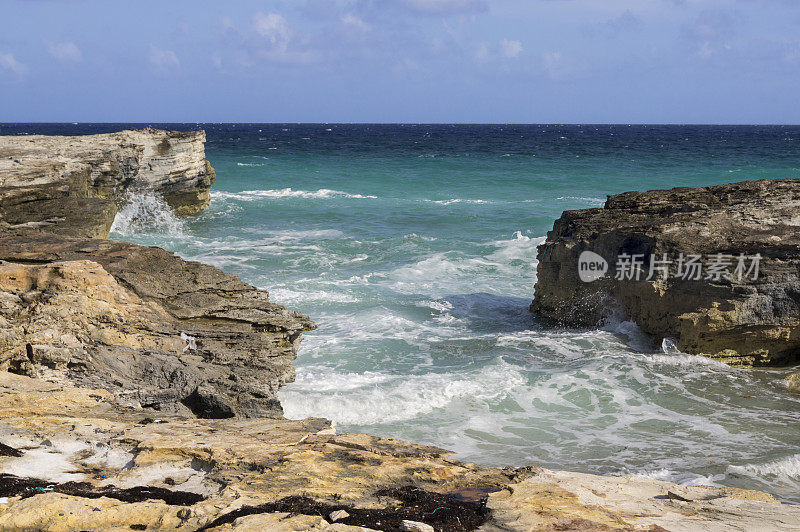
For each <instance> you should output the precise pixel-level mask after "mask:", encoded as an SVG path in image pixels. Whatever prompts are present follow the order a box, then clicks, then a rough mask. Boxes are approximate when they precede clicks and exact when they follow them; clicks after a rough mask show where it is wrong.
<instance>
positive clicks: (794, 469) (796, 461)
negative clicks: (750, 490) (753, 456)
mask: <svg viewBox="0 0 800 532" xmlns="http://www.w3.org/2000/svg"><path fill="white" fill-rule="evenodd" d="M730 470H731V471H733V472H736V473H744V474H747V475H756V476H775V477H784V478H793V479H800V454H793V455H790V456H787V457H785V458H780V459H778V460H773V461H771V462H766V463H762V464H747V465H744V466H730Z"/></svg>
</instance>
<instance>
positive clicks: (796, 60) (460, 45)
mask: <svg viewBox="0 0 800 532" xmlns="http://www.w3.org/2000/svg"><path fill="white" fill-rule="evenodd" d="M0 9H2V13H3V16H2V17H0V122H9V121H67V122H72V121H78V122H87V121H106V122H108V121H137V122H164V121H180V122H184V121H185V122H500V123H507V122H520V123H522V122H524V123H529V122H536V123H566V122H569V123H654V122H655V123H792V124H798V123H800V105H798V101H800V96H799V95H800V31H798V30H799V29H800V0H283V1H280V0H274V1H271V0H241V1H226V2H220V1H218V0H213V1H211V0H209V1H201V0H191V1H190V0H167V1H164V0H159V1H151V0H136V1H111V0H3V2H2V3H0Z"/></svg>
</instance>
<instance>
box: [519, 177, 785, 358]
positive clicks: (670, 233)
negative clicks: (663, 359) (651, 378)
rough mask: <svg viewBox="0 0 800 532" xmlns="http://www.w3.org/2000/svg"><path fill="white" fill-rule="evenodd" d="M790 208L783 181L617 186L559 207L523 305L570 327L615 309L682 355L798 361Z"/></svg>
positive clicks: (594, 320)
mask: <svg viewBox="0 0 800 532" xmlns="http://www.w3.org/2000/svg"><path fill="white" fill-rule="evenodd" d="M798 213H800V181H798V180H792V179H782V180H762V181H745V182H742V183H733V184H727V185H720V186H713V187H705V188H675V189H672V190H653V191H649V192H627V193H624V194H619V195H616V196H609V197H608V201H606V204H605V206H604V207H603V208H596V209H584V210H578V211H565V212H564V213H563V215H562V216H561V218H559V219H558V220H557V221H556V222H555V224H554V226H553V230H552V231H550V232H549V233H548V235H547V240H546V242H545V243H544V244H542V245H541V246H540V247H539V255H538V258H539V265H538V280H537V282H536V286H535V296H534V300H533V303H532V305H531V310H532V311H534V312H536V313H538V314H539V315H541V316H543V317H545V318H549V319H552V320H555V321H557V322H560V323H563V324H568V325H578V326H594V325H596V324H597V323H599V322H601V321H602V320H604V319H607V318H608V317H609V316H610V315H611V314H612V313H613V312H615V311H618V310H621V311H622V312H623V313H624V314H626V315H627V316H628V317H629V318H631V319H632V320H633V321H635V322H636V323H637V324H638V325H639V326H640V327H641V328H642V330H643V331H645V332H646V333H649V334H651V335H653V337H654V339H655V340H656V341H657V342H661V339H662V338H674V339H676V341H677V342H676V343H677V348H678V349H679V350H680V351H682V352H685V353H691V354H700V355H706V356H709V357H713V358H716V359H719V360H722V361H724V362H727V363H729V364H732V365H736V366H764V365H788V364H794V363H797V362H798V360H800V231H799V230H798V229H800V215H799V214H798ZM585 252H588V253H585ZM591 264H593V265H591ZM579 268H584V270H583V277H584V280H582V279H581V277H582V275H581V271H580V270H579ZM604 268H605V269H606V270H605V274H604V275H602V274H603V271H604ZM595 277H596V279H595V280H592V279H594V278H595ZM587 280H588V282H586V281H587Z"/></svg>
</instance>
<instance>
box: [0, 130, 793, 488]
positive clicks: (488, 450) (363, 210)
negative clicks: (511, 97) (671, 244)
mask: <svg viewBox="0 0 800 532" xmlns="http://www.w3.org/2000/svg"><path fill="white" fill-rule="evenodd" d="M145 125H152V126H155V127H162V128H168V129H199V128H202V129H205V130H206V132H207V134H208V144H207V156H208V158H209V160H210V161H211V163H212V165H213V166H214V167H215V168H216V171H217V183H216V185H215V187H214V188H213V192H212V202H211V207H210V208H209V209H208V210H207V211H205V212H204V213H202V214H200V215H198V216H196V217H193V218H190V219H186V220H178V219H175V218H174V217H173V216H172V215H171V214H170V213H169V212H168V211H167V210H166V209H165V208H164V205H163V202H162V201H161V200H160V199H159V198H156V197H152V196H142V197H136V198H133V201H132V202H131V203H130V204H129V205H128V206H126V207H125V208H123V209H122V210H121V212H120V214H119V215H118V217H117V220H116V223H115V226H114V232H113V234H112V237H113V238H116V239H123V240H130V241H133V242H137V243H142V244H153V245H159V246H162V247H164V248H166V249H169V250H172V251H175V252H176V253H178V254H180V255H181V256H183V257H185V258H189V259H194V260H199V261H202V262H206V263H209V264H213V265H215V266H218V267H220V268H222V269H224V270H226V271H230V272H234V273H237V274H239V275H240V276H241V277H242V278H243V279H245V280H246V281H248V282H250V283H252V284H254V285H256V286H258V287H261V288H265V289H269V291H270V293H271V297H272V300H273V301H275V302H277V303H281V304H284V305H287V306H289V307H291V308H294V309H299V310H301V311H303V312H305V313H307V314H309V315H311V317H312V318H313V319H314V320H315V321H316V322H317V324H318V325H319V329H318V330H317V331H314V332H312V333H308V334H306V335H305V340H304V342H303V344H302V347H301V350H300V355H299V357H298V359H297V362H296V365H297V381H296V382H295V383H293V384H290V385H288V386H286V387H285V388H283V389H282V391H281V392H280V397H281V401H282V403H283V405H284V408H285V410H286V415H287V416H288V417H291V418H302V417H307V416H321V417H327V418H330V419H332V420H334V421H335V422H336V424H337V426H338V430H339V431H340V432H350V431H357V432H366V433H371V434H377V435H384V436H395V437H399V438H403V439H406V440H411V441H415V442H420V443H426V444H434V445H438V446H441V447H445V448H448V449H453V450H455V451H456V452H457V453H458V457H459V458H461V459H465V460H469V461H474V462H478V463H481V464H489V465H516V466H522V465H527V464H533V465H540V466H544V467H548V468H553V469H566V470H574V471H583V472H591V473H601V474H619V475H643V476H646V477H649V478H655V479H663V480H671V481H675V482H681V483H685V484H722V485H732V486H739V487H745V488H755V489H762V490H765V491H769V492H772V493H774V494H776V495H777V496H779V497H780V498H782V499H784V500H787V501H793V502H800V430H798V427H800V397H798V396H792V395H790V394H789V393H788V392H787V390H786V387H785V385H784V384H783V382H782V378H783V377H784V376H785V375H787V374H788V373H789V372H790V370H789V369H775V370H738V369H732V368H729V367H727V366H725V365H722V364H719V363H717V362H714V361H711V360H708V359H705V358H702V357H692V356H685V355H665V354H663V353H660V352H657V351H656V350H655V349H654V348H653V347H652V345H653V343H652V342H651V341H650V340H651V339H648V338H646V337H645V336H644V335H643V334H642V333H641V332H640V331H639V330H638V329H637V328H636V326H635V325H634V324H632V323H630V322H627V321H625V320H624V319H620V320H619V321H618V322H616V323H612V324H610V325H608V326H606V327H605V328H603V329H600V330H595V329H580V330H577V329H554V328H551V327H548V326H547V325H545V324H544V323H541V322H539V321H538V320H537V318H536V317H535V316H533V315H531V314H530V313H529V312H528V305H529V304H530V301H531V299H532V297H533V286H534V282H535V280H536V246H537V245H538V244H539V243H541V242H542V241H543V237H544V235H545V234H546V232H547V231H548V230H549V229H550V228H551V227H552V224H553V220H554V219H555V218H557V217H558V216H559V215H560V214H561V212H562V211H563V210H565V209H580V208H586V207H598V206H602V204H603V202H604V200H605V197H606V194H614V193H618V192H623V191H626V190H646V189H652V188H669V187H674V186H704V185H712V184H719V183H726V182H732V181H740V180H744V179H761V178H782V177H791V178H800V127H796V126H627V125H422V124H419V125H412V124H408V125H342V124H314V125H298V124H97V125H92V124H0V134H33V133H47V134H68V135H73V134H86V133H100V132H110V131H117V130H120V129H124V128H126V127H142V126H145ZM655 340H660V339H655ZM657 343H658V342H657Z"/></svg>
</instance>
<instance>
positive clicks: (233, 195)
mask: <svg viewBox="0 0 800 532" xmlns="http://www.w3.org/2000/svg"><path fill="white" fill-rule="evenodd" d="M238 164H243V163H238ZM211 197H212V198H223V199H234V200H239V201H256V200H258V199H262V198H268V199H283V198H302V199H327V198H350V199H376V198H377V196H371V195H362V194H350V193H349V192H343V191H341V190H331V189H327V188H321V189H319V190H315V191H311V190H294V189H292V188H281V189H271V190H243V191H241V192H223V191H212V192H211Z"/></svg>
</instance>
